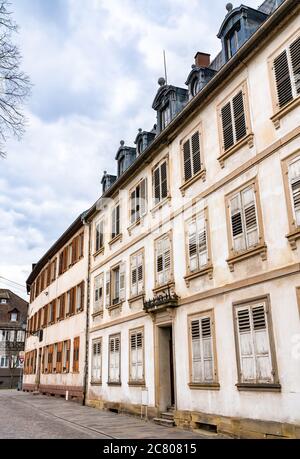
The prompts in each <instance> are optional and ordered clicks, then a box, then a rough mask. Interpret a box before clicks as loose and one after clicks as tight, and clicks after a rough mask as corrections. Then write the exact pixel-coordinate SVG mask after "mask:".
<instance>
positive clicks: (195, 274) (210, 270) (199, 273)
mask: <svg viewBox="0 0 300 459" xmlns="http://www.w3.org/2000/svg"><path fill="white" fill-rule="evenodd" d="M213 271H214V268H213V266H212V265H207V266H206V267H205V268H202V269H200V270H199V271H195V272H193V273H189V274H188V275H187V276H185V278H184V280H185V283H186V286H187V287H189V286H190V282H191V280H193V279H197V278H198V277H202V276H206V275H208V278H209V279H210V280H211V279H212V278H213Z"/></svg>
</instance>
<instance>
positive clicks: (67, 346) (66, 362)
mask: <svg viewBox="0 0 300 459" xmlns="http://www.w3.org/2000/svg"><path fill="white" fill-rule="evenodd" d="M70 351H71V341H70V340H68V341H64V343H63V351H62V352H63V354H62V363H63V372H64V373H69V371H70Z"/></svg>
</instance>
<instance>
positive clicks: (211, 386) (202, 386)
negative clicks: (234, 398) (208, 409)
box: [189, 382, 220, 390]
mask: <svg viewBox="0 0 300 459" xmlns="http://www.w3.org/2000/svg"><path fill="white" fill-rule="evenodd" d="M189 388H190V389H192V390H220V384H219V383H193V382H191V383H189Z"/></svg>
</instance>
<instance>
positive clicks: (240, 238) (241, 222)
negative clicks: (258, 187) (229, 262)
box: [229, 186, 259, 252]
mask: <svg viewBox="0 0 300 459" xmlns="http://www.w3.org/2000/svg"><path fill="white" fill-rule="evenodd" d="M229 207H230V218H231V232H232V239H233V250H234V251H235V252H241V251H243V250H247V249H250V248H251V247H254V246H255V245H257V244H258V242H259V231H258V219H257V206H256V200H255V191H254V186H250V187H248V188H246V189H245V190H243V191H241V192H239V193H237V194H236V195H235V196H233V197H232V198H231V199H230V205H229Z"/></svg>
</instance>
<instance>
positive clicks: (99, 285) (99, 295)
mask: <svg viewBox="0 0 300 459" xmlns="http://www.w3.org/2000/svg"><path fill="white" fill-rule="evenodd" d="M103 282H104V278H103V274H100V276H97V277H95V281H94V313H97V312H99V311H102V309H103V293H104V292H103Z"/></svg>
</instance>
